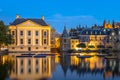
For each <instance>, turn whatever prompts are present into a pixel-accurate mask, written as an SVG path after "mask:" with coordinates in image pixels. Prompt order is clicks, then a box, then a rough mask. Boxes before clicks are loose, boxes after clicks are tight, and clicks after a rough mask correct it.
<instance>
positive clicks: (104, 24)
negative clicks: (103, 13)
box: [103, 20, 106, 28]
mask: <svg viewBox="0 0 120 80" xmlns="http://www.w3.org/2000/svg"><path fill="white" fill-rule="evenodd" d="M103 28H106V20H104V22H103Z"/></svg>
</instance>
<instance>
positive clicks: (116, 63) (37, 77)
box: [0, 54, 120, 80]
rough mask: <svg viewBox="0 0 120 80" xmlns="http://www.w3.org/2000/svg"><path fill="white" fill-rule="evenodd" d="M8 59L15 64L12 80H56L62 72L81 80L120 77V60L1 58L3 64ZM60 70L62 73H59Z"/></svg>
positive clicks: (63, 56)
mask: <svg viewBox="0 0 120 80" xmlns="http://www.w3.org/2000/svg"><path fill="white" fill-rule="evenodd" d="M17 55H19V54H17ZM6 59H9V60H13V62H14V65H12V68H11V70H10V75H9V78H10V79H12V80H14V79H15V80H41V79H45V80H46V79H51V80H54V77H55V76H58V75H57V73H61V72H63V73H64V74H63V75H64V77H66V76H67V75H68V74H69V75H72V74H73V73H74V74H77V75H76V77H77V76H79V78H82V77H83V75H84V76H87V75H90V76H91V77H92V78H95V77H96V75H99V76H100V77H101V78H100V80H103V79H104V80H107V79H110V80H111V78H112V79H114V78H115V77H116V76H117V77H120V60H118V59H104V57H97V56H94V57H91V58H84V59H81V58H78V57H76V56H66V55H56V56H46V57H44V58H35V57H16V54H15V55H14V56H12V55H9V57H8V56H4V57H1V60H0V61H1V62H2V64H3V63H5V60H6ZM58 69H59V71H60V72H57V70H58ZM68 72H69V73H68ZM69 77H71V76H69Z"/></svg>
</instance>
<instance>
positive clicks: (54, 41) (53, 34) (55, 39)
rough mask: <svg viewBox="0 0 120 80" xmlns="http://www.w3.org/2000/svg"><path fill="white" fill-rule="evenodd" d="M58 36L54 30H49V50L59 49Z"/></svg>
mask: <svg viewBox="0 0 120 80" xmlns="http://www.w3.org/2000/svg"><path fill="white" fill-rule="evenodd" d="M59 39H60V35H59V34H58V33H57V32H56V30H55V29H54V28H52V29H51V48H53V49H55V48H57V49H58V48H60V40H59Z"/></svg>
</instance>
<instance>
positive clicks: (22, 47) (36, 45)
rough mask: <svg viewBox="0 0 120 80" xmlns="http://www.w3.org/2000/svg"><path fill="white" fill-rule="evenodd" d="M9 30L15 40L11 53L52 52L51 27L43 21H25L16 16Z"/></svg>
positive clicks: (10, 47)
mask: <svg viewBox="0 0 120 80" xmlns="http://www.w3.org/2000/svg"><path fill="white" fill-rule="evenodd" d="M9 29H10V31H11V34H12V35H13V38H14V44H12V45H11V46H9V51H50V45H51V42H50V41H51V27H50V25H48V24H46V22H45V21H44V16H43V17H42V18H41V19H25V18H20V16H19V15H17V16H16V20H15V21H14V22H13V23H11V24H10V26H9Z"/></svg>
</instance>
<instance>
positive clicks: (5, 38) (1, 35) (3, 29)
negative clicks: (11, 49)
mask: <svg viewBox="0 0 120 80" xmlns="http://www.w3.org/2000/svg"><path fill="white" fill-rule="evenodd" d="M12 43H13V39H12V35H11V34H10V31H9V30H8V27H7V26H5V25H4V23H3V21H0V49H1V47H2V46H8V45H9V44H12Z"/></svg>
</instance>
